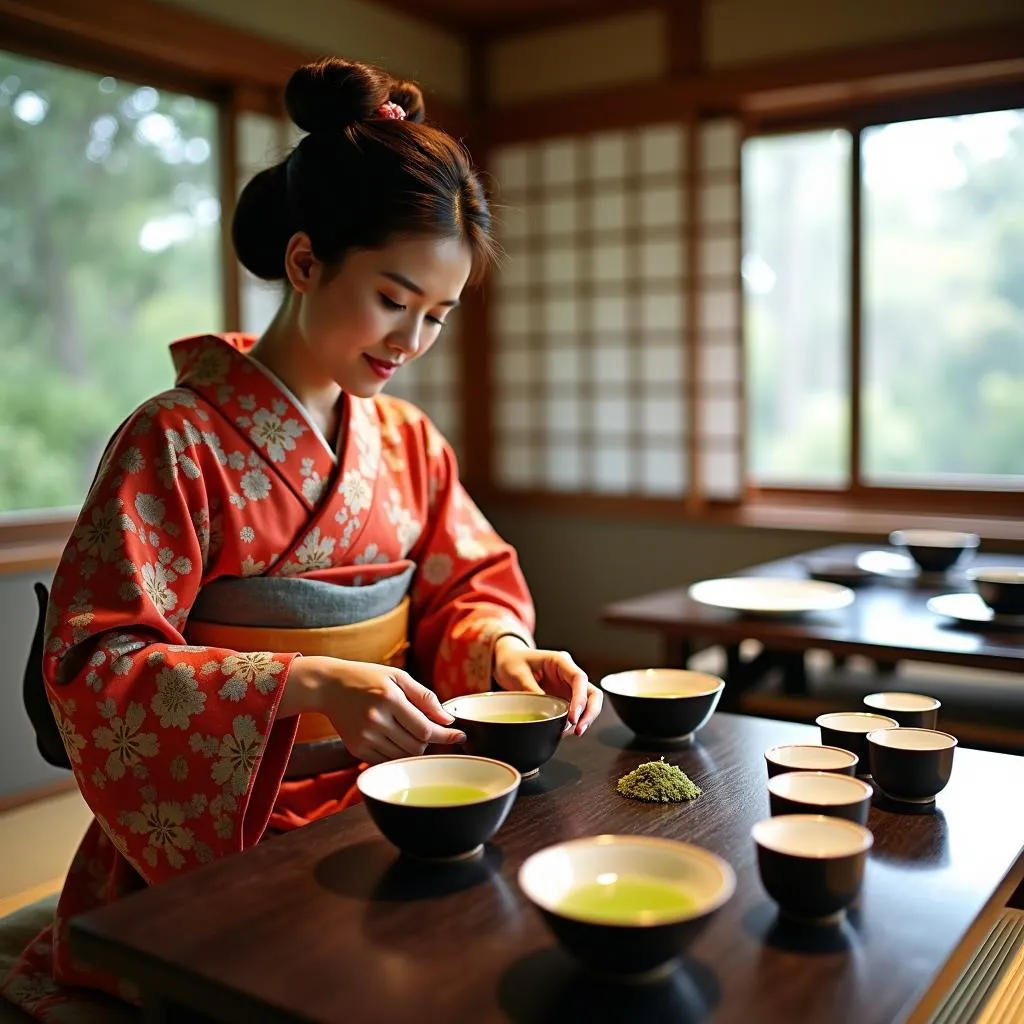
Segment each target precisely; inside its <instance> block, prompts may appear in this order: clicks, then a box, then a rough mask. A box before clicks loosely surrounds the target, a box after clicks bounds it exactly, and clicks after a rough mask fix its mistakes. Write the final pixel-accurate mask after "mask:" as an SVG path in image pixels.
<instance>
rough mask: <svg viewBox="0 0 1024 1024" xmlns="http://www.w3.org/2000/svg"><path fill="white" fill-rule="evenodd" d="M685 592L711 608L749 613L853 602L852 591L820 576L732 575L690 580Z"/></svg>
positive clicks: (833, 606) (829, 607)
mask: <svg viewBox="0 0 1024 1024" xmlns="http://www.w3.org/2000/svg"><path fill="white" fill-rule="evenodd" d="M689 595H690V597H692V598H693V600H694V601H697V602H698V603H700V604H706V605H710V606H711V607H712V608H728V609H729V610H730V611H735V612H749V613H751V614H753V615H798V614H800V613H802V612H827V611H834V610H835V609H837V608H845V607H846V606H847V605H850V604H853V591H852V590H850V588H849V587H841V586H840V585H839V584H838V583H824V582H822V581H821V580H791V579H773V578H772V577H770V576H735V577H731V578H729V579H721V580H703V581H702V582H700V583H694V585H693V586H692V587H690V589H689Z"/></svg>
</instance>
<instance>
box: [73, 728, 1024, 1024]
mask: <svg viewBox="0 0 1024 1024" xmlns="http://www.w3.org/2000/svg"><path fill="white" fill-rule="evenodd" d="M816 740H817V731H816V730H815V729H812V728H810V727H807V726H802V725H794V724H787V723H778V722H768V721H765V720H762V719H755V718H745V717H736V716H732V715H727V714H718V715H716V716H715V717H714V718H713V719H712V721H711V722H710V723H709V725H708V726H707V728H706V729H705V730H704V731H703V732H702V733H701V735H700V742H699V743H698V744H697V745H696V746H694V747H693V748H691V749H689V750H684V751H680V752H675V753H670V754H668V759H669V760H670V761H672V762H674V763H677V764H679V765H680V766H681V767H682V768H683V770H684V771H686V772H687V773H689V774H690V775H691V776H692V777H693V778H694V779H695V780H696V781H697V782H698V784H699V785H701V786H702V787H703V788H704V791H705V792H704V796H703V797H701V799H699V800H698V801H697V802H696V803H694V804H691V805H682V806H680V805H669V806H665V805H658V806H651V805H645V804H638V803H635V802H632V801H628V800H625V799H623V798H621V797H619V796H618V795H617V794H616V793H615V792H614V791H613V786H614V782H615V780H616V779H618V778H619V777H620V776H621V775H622V774H624V773H625V772H626V771H628V770H630V769H632V768H633V767H635V766H636V765H637V764H638V763H640V762H641V761H644V760H648V759H649V756H650V754H651V752H650V751H646V750H641V749H635V748H634V747H633V745H632V734H631V733H629V732H628V731H627V730H626V729H625V727H624V726H622V725H621V724H620V723H619V722H618V720H617V719H616V717H615V715H614V713H613V712H612V711H611V710H610V709H609V710H606V712H605V714H604V715H603V716H602V718H601V719H600V720H599V721H598V723H597V724H596V725H595V726H594V728H593V729H592V730H591V731H590V733H588V734H587V735H586V736H584V737H583V738H582V739H568V740H566V741H564V742H563V743H562V746H561V748H560V751H559V754H558V756H557V757H556V758H555V760H553V761H552V762H550V763H549V764H548V765H547V766H546V767H545V768H544V770H543V772H542V774H541V776H540V777H539V778H538V779H537V780H535V781H534V782H533V783H532V784H528V785H524V787H523V789H522V791H521V793H520V796H519V798H518V800H517V802H516V804H515V806H514V808H513V810H512V812H511V815H510V816H509V819H508V821H507V822H506V824H505V826H504V828H503V829H502V830H501V831H500V832H499V833H498V835H497V836H496V837H495V840H494V842H493V843H492V844H490V845H489V846H488V847H487V849H486V850H485V853H484V855H483V858H482V859H481V860H479V861H478V862H476V863H472V864H468V865H463V866H461V867H456V866H451V867H434V868H431V867H429V866H424V865H422V864H416V863H410V862H407V861H405V860H403V859H402V858H400V857H398V856H397V855H396V852H395V850H394V849H393V848H392V847H391V846H389V845H388V844H387V842H385V841H384V840H383V839H382V838H381V836H380V835H379V833H378V832H377V831H376V829H375V827H374V826H373V824H372V822H371V821H370V819H369V817H368V816H367V814H366V811H365V809H364V808H363V807H357V808H354V809H353V810H351V811H346V812H345V813H344V814H341V815H339V816H337V817H336V818H334V819H328V820H327V821H324V822H321V823H318V824H316V825H313V826H310V827H308V828H305V829H302V830H300V831H298V832H294V833H291V834H289V835H287V836H283V837H279V838H276V839H273V840H270V841H269V842H266V843H264V844H261V845H260V846H258V847H257V848H255V849H253V850H251V851H248V852H246V853H243V854H240V855H238V856H236V857H232V858H229V859H226V860H223V861H220V862H218V863H215V864H211V865H209V866H207V867H204V868H202V869H200V870H198V871H196V872H194V873H192V874H189V875H187V876H185V877H182V878H181V879H177V880H175V881H173V882H170V883H167V884H165V885H162V886H159V887H157V888H155V889H151V890H148V891H146V892H143V893H140V894H138V895H135V896H132V897H129V898H128V899H125V900H124V901H123V902H121V903H120V904H118V905H115V906H111V907H108V908H105V909H104V910H102V911H97V912H94V913H92V914H89V915H87V916H85V917H83V918H81V919H79V920H78V921H76V922H74V923H73V924H72V942H73V946H74V948H75V950H76V952H77V953H78V955H80V956H82V957H83V958H85V959H87V960H89V961H91V962H93V963H94V964H97V965H99V966H102V967H105V968H107V969H110V970H113V971H116V972H119V973H120V974H122V975H123V976H127V977H128V978H130V979H131V980H133V981H134V982H136V983H137V984H139V985H140V986H141V988H142V989H143V991H144V992H145V993H147V998H148V999H149V1000H150V1007H151V1012H152V1013H153V1017H154V1019H161V1020H164V1019H175V1018H174V1016H173V1014H171V1015H170V1016H161V1015H160V1014H159V1013H158V1012H157V1008H158V1007H159V1006H161V1005H162V1006H163V1007H165V1008H166V1006H167V1005H168V1004H169V1003H174V1004H176V1005H178V1006H185V1007H190V1008H193V1009H199V1010H203V1011H205V1013H207V1014H209V1015H211V1016H212V1017H214V1018H216V1019H221V1020H227V1021H245V1022H256V1021H325V1022H327V1021H332V1022H333V1021H337V1022H342V1021H344V1022H353V1021H354V1022H359V1024H374V1022H389V1024H392V1022H418V1021H424V1022H429V1024H438V1022H448V1021H452V1022H460V1024H461V1022H474V1024H478V1022H480V1024H482V1022H490V1021H512V1022H524V1024H525V1022H541V1021H545V1022H546V1021H551V1022H558V1024H565V1022H567V1021H581V1022H583V1021H586V1022H587V1024H594V1022H597V1021H629V1022H631V1024H632V1022H648V1021H649V1022H658V1024H661V1022H664V1021H670V1020H671V1021H684V1022H686V1021H697V1020H714V1021H717V1022H726V1024H801V1022H819V1021H828V1022H829V1024H844V1022H849V1024H890V1022H892V1021H897V1020H900V1021H901V1020H904V1019H909V1020H911V1021H915V1022H916V1021H923V1020H924V1019H926V1018H925V1014H926V1013H927V1012H928V1009H929V1007H932V1006H934V1005H935V1003H936V1002H937V1000H938V999H939V997H940V995H941V990H942V989H943V988H944V986H945V984H946V983H948V980H949V979H948V976H949V974H950V973H951V972H954V971H955V970H956V968H957V965H962V964H963V963H965V962H966V959H967V958H968V956H969V954H970V952H971V950H972V949H973V948H974V946H975V945H976V943H977V942H979V941H980V940H981V938H982V937H983V936H984V934H985V933H986V931H987V929H988V927H989V925H990V923H991V921H992V920H993V919H994V918H995V916H996V915H997V914H998V912H999V911H1000V909H1001V907H1002V905H1003V904H1004V902H1005V900H1006V898H1007V896H1008V895H1009V893H1010V892H1011V891H1012V889H1013V888H1014V886H1015V884H1016V882H1017V881H1018V880H1019V879H1020V878H1021V877H1022V876H1024V853H1022V851H1024V815H1022V814H1021V813H1019V812H1020V799H1021V797H1020V794H1021V793H1022V792H1024V758H1019V757H1009V756H1005V755H999V754H990V753H982V752H978V751H973V750H959V751H957V754H956V761H955V765H954V771H953V778H952V780H951V782H950V784H949V786H948V787H947V789H946V791H945V792H943V793H942V794H941V795H940V796H939V799H938V806H937V810H936V811H935V812H934V813H931V814H912V815H907V814H897V813H893V812H891V811H887V810H882V809H879V808H877V807H876V808H873V809H872V811H871V820H870V827H871V829H872V830H873V832H874V835H875V846H874V849H873V851H872V854H871V857H870V860H869V863H868V868H867V875H866V879H865V886H864V890H863V893H862V896H861V900H860V904H859V906H858V907H856V908H854V910H853V911H852V912H851V914H850V916H849V918H848V919H847V921H846V922H845V923H844V925H843V926H842V928H841V929H839V930H837V931H828V930H817V929H804V930H801V929H796V930H794V929H793V928H792V927H787V926H784V925H782V924H780V923H779V921H778V919H777V915H776V909H775V906H774V904H773V903H772V902H771V901H770V900H769V899H768V897H767V895H766V894H765V892H764V890H763V889H762V888H761V884H760V881H759V879H758V875H757V868H756V860H755V849H754V845H753V842H752V840H751V838H750V829H751V826H752V825H753V824H754V822H755V821H757V820H759V819H760V818H763V817H766V816H767V814H768V797H767V792H766V787H765V783H766V774H765V768H764V763H763V759H762V752H763V751H764V750H765V748H767V747H768V746H770V745H771V744H774V743H779V742H791V741H803V742H808V741H811V742H813V741H816ZM605 832H613V833H637V834H650V835H659V836H668V837H673V838H676V839H682V840H687V841H690V842H694V843H697V844H699V845H701V846H704V847H707V848H708V849H711V850H714V851H715V852H716V853H718V854H720V855H721V856H723V857H724V858H725V859H726V860H728V861H729V862H730V863H731V864H732V865H733V867H734V869H735V871H736V875H737V879H738V885H737V889H736V894H735V896H734V897H733V899H732V900H731V901H730V902H729V903H728V904H727V905H726V906H725V907H723V908H722V909H721V910H720V911H719V912H718V913H717V914H716V915H715V916H714V917H712V918H711V920H710V921H709V923H708V926H707V928H706V929H705V930H704V931H703V932H702V933H701V934H700V936H699V937H698V939H697V940H696V942H695V943H694V944H693V946H692V947H691V948H690V950H689V955H688V956H687V958H686V959H685V961H684V964H683V967H682V968H681V969H680V971H679V972H677V974H676V975H675V976H674V977H672V978H671V979H669V980H668V981H666V982H662V983H660V984H657V985H653V986H646V987H644V986H617V985H613V984H611V983H609V982H607V981H604V980H602V979H600V978H596V977H593V976H591V975H589V974H587V973H586V972H585V971H583V970H582V969H580V968H578V967H576V966H575V965H574V963H573V962H572V961H570V960H569V959H568V958H567V957H566V956H565V955H564V954H562V953H561V952H560V951H559V950H558V949H557V948H556V947H555V945H554V942H553V940H552V938H551V936H550V935H549V933H548V932H547V931H546V929H545V927H544V925H543V923H542V921H541V919H540V918H539V916H538V915H537V913H536V912H535V911H534V909H533V907H532V906H531V905H529V904H528V903H527V902H526V900H525V899H524V897H523V896H522V895H521V894H520V892H519V889H518V887H517V884H516V873H517V871H518V869H519V866H520V865H521V864H522V862H523V860H524V859H525V857H526V856H527V855H529V854H530V853H532V852H533V851H535V850H537V849H540V848H541V847H543V846H546V845H548V844H549V843H552V842H556V841H558V840H562V839H567V838H571V837H574V836H583V835H589V834H598V833H605ZM922 999H923V1002H922Z"/></svg>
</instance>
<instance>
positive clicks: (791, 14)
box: [704, 0, 1024, 67]
mask: <svg viewBox="0 0 1024 1024" xmlns="http://www.w3.org/2000/svg"><path fill="white" fill-rule="evenodd" d="M1022 18H1024V4H1022V3H1021V0H767V2H766V0H710V2H709V3H708V7H707V17H706V22H705V34H704V57H705V60H706V61H707V63H708V65H709V66H710V67H723V66H727V65H736V64H744V63H749V62H755V61H761V60H771V59H776V58H780V57H786V56H790V55H793V54H806V53H811V52H813V51H815V50H830V49H845V48H850V47H855V46H859V45H863V44H866V43H875V42H882V41H890V40H897V39H908V38H911V37H914V36H925V35H935V34H942V33H950V32H955V31H956V30H957V29H961V28H977V27H982V26H985V25H993V24H998V23H999V22H1005V21H1011V20H1017V21H1018V22H1019V21H1020V20H1021V19H1022Z"/></svg>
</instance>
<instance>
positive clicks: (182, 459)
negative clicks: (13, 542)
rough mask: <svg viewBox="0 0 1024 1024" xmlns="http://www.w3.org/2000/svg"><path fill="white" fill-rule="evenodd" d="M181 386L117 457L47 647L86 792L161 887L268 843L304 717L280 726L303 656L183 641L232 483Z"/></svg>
mask: <svg viewBox="0 0 1024 1024" xmlns="http://www.w3.org/2000/svg"><path fill="white" fill-rule="evenodd" d="M170 394H171V395H172V397H171V398H163V399H162V400H161V402H159V403H153V404H152V405H151V406H147V407H144V409H143V410H140V411H139V412H138V413H136V414H135V415H133V416H132V417H131V418H130V419H129V420H128V421H127V422H126V424H125V425H124V426H123V427H122V429H121V431H120V432H119V433H118V435H117V436H116V437H115V439H114V440H113V441H112V442H111V444H110V445H109V447H108V449H107V452H106V453H105V455H104V458H103V461H102V463H101V465H100V468H99V470H98V471H97V476H96V479H95V481H94V483H93V486H92V488H91V490H90V493H89V495H88V497H87V499H86V502H85V504H84V506H83V508H82V512H81V515H80V516H79V519H78V523H77V525H76V527H75V529H74V532H73V534H72V536H71V538H70V540H69V541H68V544H67V546H66V548H65V550H64V554H63V557H62V559H61V562H60V566H59V568H58V570H57V574H56V577H55V579H54V582H53V588H52V593H51V598H50V605H49V611H48V615H47V623H46V641H45V648H44V654H43V672H44V676H45V679H46V687H47V696H48V698H49V700H50V705H51V707H52V709H53V713H54V716H55V718H56V721H57V725H58V727H59V729H60V733H61V737H62V739H63V741H64V746H65V748H66V749H67V752H68V756H69V758H70V761H71V764H72V767H73V769H74V772H75V776H76V779H77V781H78V784H79V787H80V788H81V791H82V794H83V796H84V797H85V799H86V801H87V803H88V804H89V806H90V807H91V808H92V810H93V812H94V814H95V815H96V818H97V820H98V822H99V824H100V825H101V826H102V828H103V829H104V831H105V832H106V833H107V835H108V836H109V837H110V839H111V841H112V842H113V843H114V845H115V846H116V847H117V849H118V850H119V851H120V852H121V853H122V854H123V855H124V856H125V857H126V858H127V860H128V861H129V862H130V863H131V865H132V866H133V867H134V868H135V869H136V870H137V871H138V872H139V873H140V874H141V875H142V876H143V878H145V880H146V881H147V882H149V883H150V884H152V883H156V882H159V881H161V880H163V879H165V878H167V877H169V876H171V875H174V874H176V873H178V872H181V871H184V870H188V869H190V868H192V867H195V866H197V865H199V864H201V863H204V862H206V861H209V860H212V859H213V858H215V857H220V856H224V855H226V854H229V853H232V852H235V851H238V850H240V849H242V847H243V846H247V845H250V844H251V843H253V842H255V841H256V840H258V838H259V836H260V835H261V834H262V832H263V830H264V828H265V827H266V820H267V817H268V816H269V813H270V809H271V807H272V805H273V801H274V799H275V798H276V794H277V790H278V788H279V786H280V780H281V777H282V775H283V772H284V767H285V763H286V761H287V758H288V754H289V752H290V749H291V744H292V741H293V739H294V733H295V724H294V720H291V721H288V722H284V723H282V724H281V725H280V726H278V727H276V728H273V730H272V726H273V723H274V718H275V715H276V713H277V706H278V703H279V702H280V699H281V695H282V693H283V690H284V683H285V680H286V678H287V675H288V672H289V669H290V666H291V663H292V661H293V659H294V655H291V654H277V653H272V652H264V653H254V654H239V653H237V652H234V651H229V650H220V649H214V648H202V647H190V646H187V645H186V643H185V640H184V637H183V630H184V626H185V621H186V619H187V618H188V614H189V610H190V608H191V606H192V603H193V601H194V599H195V597H196V594H197V593H198V591H199V587H200V585H201V583H202V580H203V576H204V566H205V564H206V562H207V559H208V557H210V553H211V545H212V544H214V543H215V539H214V540H211V529H210V500H211V498H212V497H213V496H214V494H216V493H217V492H218V490H220V491H222V490H223V489H224V488H225V487H226V486H229V483H228V478H227V477H226V476H224V475H222V473H221V470H222V466H221V463H220V462H219V461H218V450H219V443H217V442H216V438H215V436H214V435H212V434H210V433H209V432H207V433H205V434H204V433H203V429H202V428H203V427H205V429H206V430H207V431H208V430H209V428H208V427H206V426H205V424H204V423H203V422H202V412H201V409H198V408H197V407H196V401H195V398H194V397H193V398H192V399H191V400H189V399H188V398H187V397H182V398H181V399H180V400H175V399H174V398H173V393H170ZM271 733H273V737H272V739H271ZM268 741H269V742H268ZM257 769H259V770H257Z"/></svg>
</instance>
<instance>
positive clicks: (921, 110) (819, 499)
mask: <svg viewBox="0 0 1024 1024" xmlns="http://www.w3.org/2000/svg"><path fill="white" fill-rule="evenodd" d="M1021 108H1024V83H1021V82H1019V81H1015V82H1009V83H1002V84H997V85H984V86H981V87H978V88H966V89H957V90H953V91H950V90H946V91H943V92H939V93H936V94H928V95H924V96H917V97H900V98H897V99H887V100H883V101H880V102H876V103H869V104H864V103H861V104H857V105H853V106H847V107H845V108H841V109H838V110H836V109H830V110H826V111H822V112H820V113H818V112H815V113H804V114H797V115H792V114H783V115H781V116H779V115H768V116H760V117H757V116H752V115H750V114H748V116H747V117H746V118H745V123H744V129H745V130H744V142H746V141H747V140H748V139H750V138H757V137H764V136H771V135H782V134H797V133H799V132H804V131H815V130H828V129H837V130H842V131H846V132H848V133H849V134H850V139H851V150H850V174H849V191H848V195H847V201H848V206H847V212H848V214H849V223H850V228H851V231H850V239H849V248H848V253H847V258H848V292H847V298H848V299H849V302H850V306H849V309H850V322H849V331H848V350H847V375H848V376H847V386H848V388H849V399H850V401H849V406H848V416H849V418H848V424H847V429H848V431H849V433H848V438H849V440H848V446H847V460H846V472H847V482H846V484H845V486H836V487H826V486H820V487H815V486H810V485H800V484H796V485H794V486H787V485H784V484H774V483H773V484H758V483H757V482H756V481H755V480H753V479H752V476H751V473H750V469H749V466H748V467H747V469H746V474H747V476H746V480H747V482H746V487H745V489H744V498H743V501H744V503H746V504H749V505H751V506H758V505H764V506H783V505H787V504H790V505H792V504H799V505H802V506H809V507H812V508H817V509H833V510H840V509H849V510H853V511H861V512H866V513H870V512H880V511H887V510H893V509H900V510H907V511H914V512H920V513H935V514H944V515H953V516H961V515H967V516H978V515H980V516H994V517H1003V516H1005V517H1017V518H1019V517H1020V516H1021V513H1022V508H1024V497H1022V492H1024V480H1022V481H1020V482H1013V481H1008V482H1007V483H1006V484H1005V485H1000V486H988V487H986V486H978V487H957V486H952V485H950V486H943V485H942V484H939V483H936V482H927V481H925V482H922V483H921V484H909V483H908V484H906V485H900V486H895V485H883V484H869V483H867V482H866V481H865V479H864V473H863V463H862V452H863V426H864V423H863V402H862V397H863V353H864V331H863V313H864V295H863V270H864V267H863V244H864V231H865V221H864V216H863V174H862V171H861V164H862V161H861V152H862V150H861V147H862V136H863V133H864V131H865V130H867V129H869V128H873V127H878V126H881V125H887V124H894V123H899V122H902V121H914V120H921V119H926V118H936V117H951V116H958V115H960V116H962V115H969V114H981V113H987V112H990V111H994V110H1009V109H1021ZM744 320H745V318H744ZM745 328H746V325H745V323H744V341H743V344H744V348H746V346H747V345H748V343H749V342H748V339H747V337H746V334H745ZM747 429H748V430H749V422H748V426H747Z"/></svg>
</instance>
